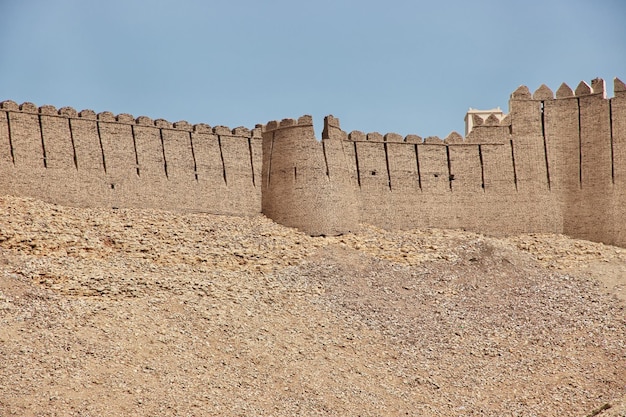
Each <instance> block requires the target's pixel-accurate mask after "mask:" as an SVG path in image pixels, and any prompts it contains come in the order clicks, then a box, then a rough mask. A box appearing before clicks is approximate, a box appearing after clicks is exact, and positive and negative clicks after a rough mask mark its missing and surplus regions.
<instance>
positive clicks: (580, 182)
mask: <svg viewBox="0 0 626 417" xmlns="http://www.w3.org/2000/svg"><path fill="white" fill-rule="evenodd" d="M576 103H578V187H579V188H583V137H582V131H581V121H580V97H576Z"/></svg>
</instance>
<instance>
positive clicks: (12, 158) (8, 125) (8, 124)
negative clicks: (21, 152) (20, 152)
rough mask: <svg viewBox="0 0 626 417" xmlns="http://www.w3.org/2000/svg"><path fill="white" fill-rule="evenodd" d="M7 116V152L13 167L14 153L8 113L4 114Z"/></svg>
mask: <svg viewBox="0 0 626 417" xmlns="http://www.w3.org/2000/svg"><path fill="white" fill-rule="evenodd" d="M6 114H7V133H8V134H9V150H10V151H11V161H12V162H13V165H14V166H15V151H14V150H13V138H12V137H11V117H10V114H11V113H10V112H6Z"/></svg>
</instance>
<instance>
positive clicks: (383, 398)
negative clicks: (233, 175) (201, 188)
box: [0, 197, 626, 417]
mask: <svg viewBox="0 0 626 417" xmlns="http://www.w3.org/2000/svg"><path fill="white" fill-rule="evenodd" d="M625 306H626V250H624V249H621V248H616V247H611V246H606V245H602V244H597V243H591V242H585V241H578V240H573V239H569V238H566V237H564V236H555V235H524V236H516V237H511V238H507V239H495V238H490V237H485V236H481V235H477V234H471V233H467V232H462V231H443V230H422V231H418V230H416V231H406V232H393V233H392V232H388V231H383V230H379V229H375V228H371V227H366V226H364V227H363V228H362V230H361V231H360V232H359V233H357V234H353V235H346V236H340V237H325V238H324V237H317V238H312V237H308V236H306V235H303V234H301V233H298V232H297V231H295V230H292V229H288V228H285V227H281V226H279V225H276V224H274V223H272V222H271V221H270V220H268V219H265V218H263V217H255V218H232V217H223V216H213V215H208V214H175V213H169V212H159V211H140V210H103V209H76V208H66V207H60V206H55V205H49V204H45V203H42V202H40V201H36V200H28V199H18V198H10V197H2V198H0V415H1V416H128V415H143V416H153V415H161V416H187V415H189V416H211V415H246V416H247V415H258V416H263V415H265V416H293V415H355V416H356V415H361V416H367V415H370V416H376V415H390V416H398V415H411V416H459V415H463V416H468V415H481V416H518V415H520V416H521V415H523V416H530V415H537V416H587V415H599V416H602V417H605V416H625V415H626V406H625V403H624V401H623V399H624V397H623V396H624V395H626V314H625V313H626V312H625Z"/></svg>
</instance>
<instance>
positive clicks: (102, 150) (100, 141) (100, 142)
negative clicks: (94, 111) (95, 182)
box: [96, 120, 107, 174]
mask: <svg viewBox="0 0 626 417" xmlns="http://www.w3.org/2000/svg"><path fill="white" fill-rule="evenodd" d="M96 129H97V130H98V143H99V144H100V153H101V154H102V168H104V173H105V174H106V172H107V161H106V157H105V156H104V146H103V145H102V133H101V132H100V121H99V120H96Z"/></svg>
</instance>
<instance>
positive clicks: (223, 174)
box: [217, 135, 228, 185]
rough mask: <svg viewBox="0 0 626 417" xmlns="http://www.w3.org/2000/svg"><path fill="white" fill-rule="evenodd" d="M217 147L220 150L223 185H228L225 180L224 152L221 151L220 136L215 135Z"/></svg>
mask: <svg viewBox="0 0 626 417" xmlns="http://www.w3.org/2000/svg"><path fill="white" fill-rule="evenodd" d="M217 146H218V147H219V148H220V160H221V161H222V176H223V177H224V184H226V185H228V180H227V179H226V164H225V163H224V150H223V149H222V136H221V135H217Z"/></svg>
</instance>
